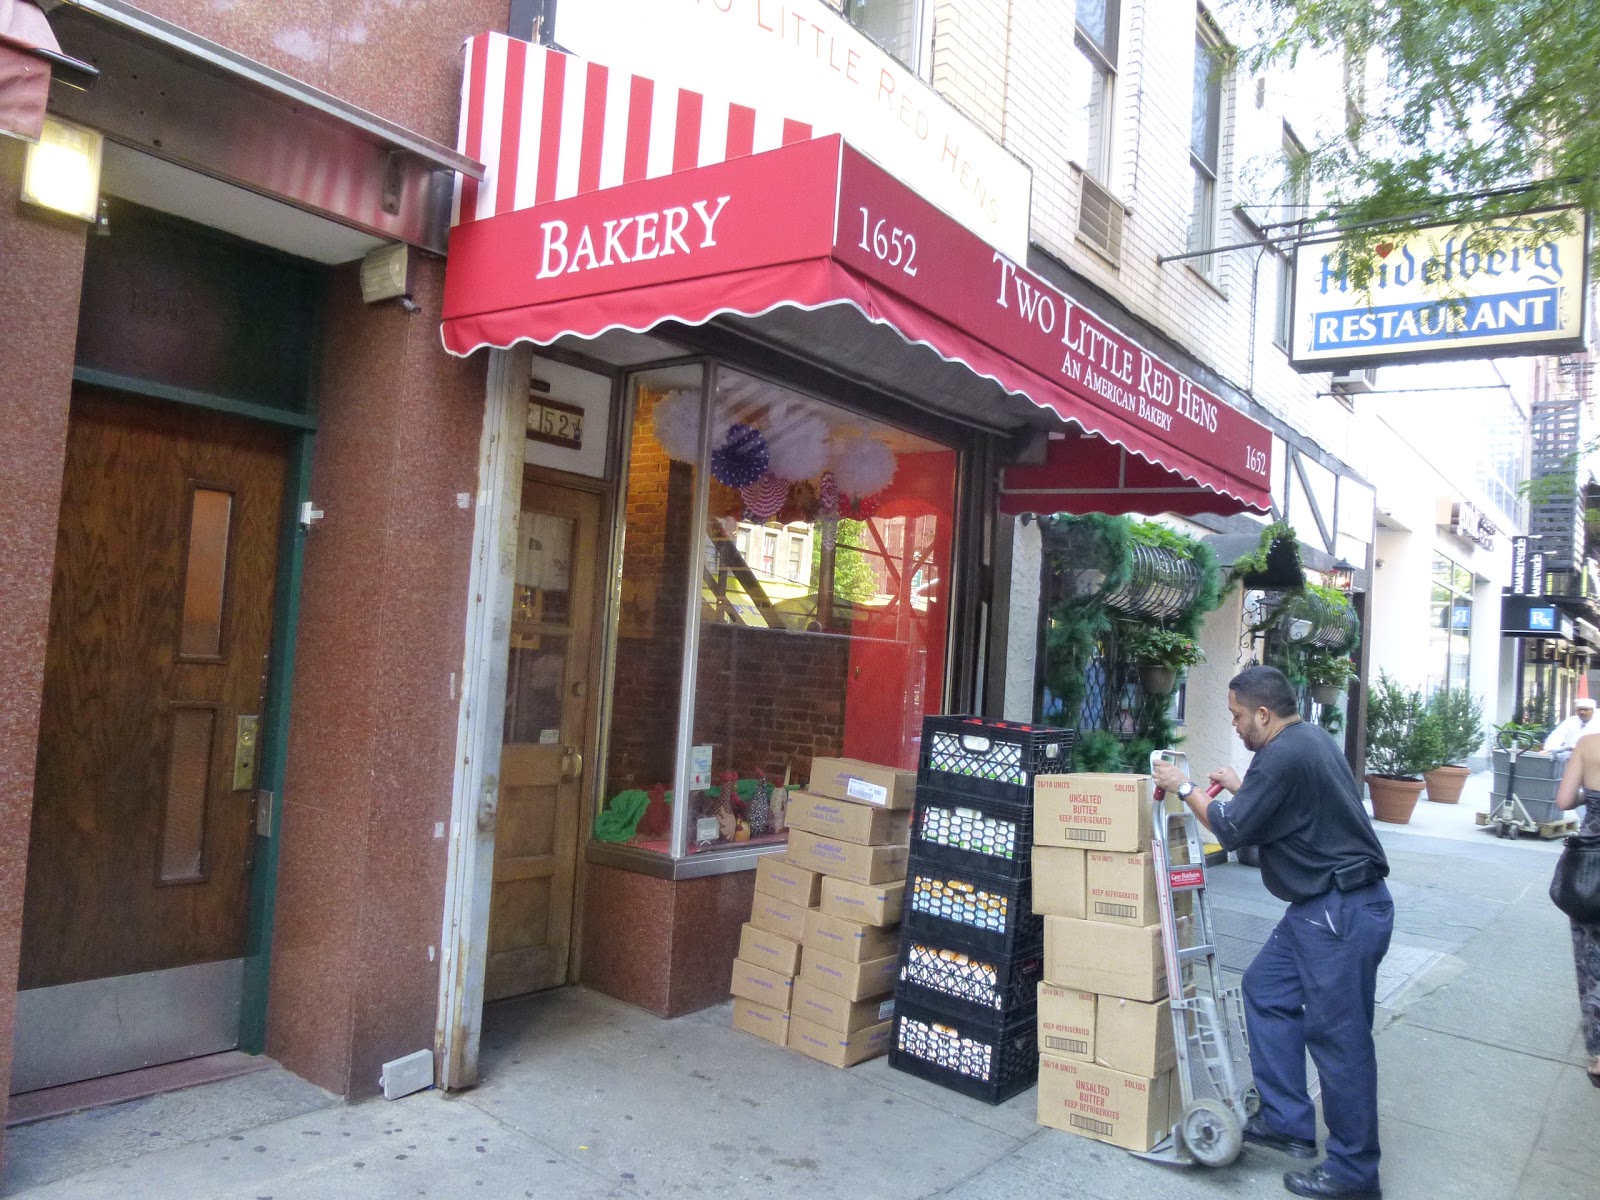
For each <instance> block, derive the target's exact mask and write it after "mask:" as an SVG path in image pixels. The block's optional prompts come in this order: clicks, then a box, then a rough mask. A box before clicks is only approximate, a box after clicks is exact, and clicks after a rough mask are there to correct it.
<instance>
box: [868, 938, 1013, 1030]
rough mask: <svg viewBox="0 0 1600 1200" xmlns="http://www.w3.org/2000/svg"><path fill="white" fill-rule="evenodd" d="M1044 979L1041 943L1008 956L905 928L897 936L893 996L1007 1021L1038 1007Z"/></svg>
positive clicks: (954, 939) (981, 1017) (953, 1011)
mask: <svg viewBox="0 0 1600 1200" xmlns="http://www.w3.org/2000/svg"><path fill="white" fill-rule="evenodd" d="M1043 978H1044V950H1043V948H1042V947H1041V948H1040V949H1037V950H1030V951H1025V952H1024V953H1022V954H1018V955H1015V956H1011V957H1007V956H1005V955H998V954H985V953H983V952H982V951H978V950H973V949H970V948H969V947H967V946H965V945H962V944H959V939H956V938H931V937H925V936H921V935H919V934H915V933H910V932H907V933H905V934H903V935H902V937H901V939H900V971H899V975H898V976H897V981H896V986H895V995H897V996H903V997H905V998H906V999H908V1000H910V1001H912V1002H913V1003H917V1004H930V1005H934V1006H936V1007H940V1006H942V1007H944V1008H946V1009H947V1010H948V1011H949V1012H951V1013H952V1014H954V1015H957V1016H962V1017H975V1018H978V1019H980V1020H984V1019H987V1020H994V1019H995V1018H997V1017H1000V1018H1005V1019H1010V1018H1013V1017H1019V1016H1021V1014H1022V1013H1024V1012H1034V1011H1036V1010H1037V1008H1038V1003H1039V981H1040V980H1041V979H1043Z"/></svg>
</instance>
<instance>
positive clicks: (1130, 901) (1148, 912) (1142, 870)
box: [1063, 850, 1194, 925]
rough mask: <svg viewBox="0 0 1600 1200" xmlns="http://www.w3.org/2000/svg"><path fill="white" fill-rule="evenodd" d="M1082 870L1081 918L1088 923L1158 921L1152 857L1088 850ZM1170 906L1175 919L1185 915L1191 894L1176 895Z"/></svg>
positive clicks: (1190, 906)
mask: <svg viewBox="0 0 1600 1200" xmlns="http://www.w3.org/2000/svg"><path fill="white" fill-rule="evenodd" d="M1085 871H1086V874H1085V891H1086V892H1087V895H1088V903H1087V906H1086V907H1087V911H1086V912H1085V913H1084V914H1083V915H1084V916H1086V917H1088V918H1089V919H1090V920H1091V921H1112V922H1115V923H1116V924H1119V925H1154V924H1155V923H1156V922H1158V921H1160V920H1161V905H1160V902H1159V901H1158V900H1157V899H1156V868H1155V857H1154V855H1152V854H1149V853H1148V852H1144V853H1139V854H1112V853H1108V852H1105V851H1100V850H1091V851H1089V852H1088V855H1087V863H1086V867H1085ZM1172 907H1173V911H1174V912H1176V913H1177V915H1178V916H1180V917H1185V916H1188V915H1189V914H1190V913H1191V912H1193V911H1194V893H1193V892H1178V893H1177V894H1175V895H1174V896H1173V897H1172ZM1063 915H1070V914H1063Z"/></svg>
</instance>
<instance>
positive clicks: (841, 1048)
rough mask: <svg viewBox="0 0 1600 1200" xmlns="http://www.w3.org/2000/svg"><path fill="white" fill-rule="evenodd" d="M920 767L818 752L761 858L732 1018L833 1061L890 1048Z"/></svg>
mask: <svg viewBox="0 0 1600 1200" xmlns="http://www.w3.org/2000/svg"><path fill="white" fill-rule="evenodd" d="M915 785H916V776H915V774H914V773H913V772H910V771H904V770H900V769H897V768H894V767H884V766H879V765H877V764H873V763H864V762H858V761H856V760H853V759H841V758H817V759H815V760H813V762H812V766H811V782H810V784H809V786H808V790H806V791H796V792H793V793H792V794H791V795H790V798H789V806H788V812H787V824H788V826H789V844H788V847H787V849H786V850H785V852H784V853H783V854H782V855H776V854H774V855H768V856H766V857H764V858H762V859H761V861H760V863H758V864H757V867H756V891H755V899H754V902H753V904H752V906H751V913H750V921H749V923H748V924H746V925H745V927H744V929H743V931H742V934H741V938H740V942H739V957H738V958H737V959H736V960H735V962H734V964H733V983H732V991H733V995H734V1002H733V1023H734V1025H735V1027H737V1028H739V1029H743V1030H745V1031H746V1032H748V1033H753V1034H755V1035H756V1036H758V1037H764V1038H766V1039H767V1040H768V1041H771V1042H774V1043H776V1044H777V1045H780V1046H787V1047H788V1048H789V1049H791V1050H795V1051H797V1052H799V1053H801V1054H806V1055H809V1056H810V1057H812V1058H815V1059H818V1060H819V1061H821V1062H825V1063H830V1064H832V1065H833V1066H836V1067H848V1066H851V1065H853V1064H855V1063H858V1062H862V1061H864V1060H865V1059H868V1058H874V1057H876V1056H878V1055H880V1054H883V1053H885V1052H886V1051H887V1049H888V1046H889V1039H890V1035H891V1029H892V1017H893V1014H894V978H895V968H896V964H897V962H898V953H897V952H898V948H899V932H900V930H899V926H900V916H901V908H902V902H903V897H904V895H905V889H906V881H905V871H906V854H907V851H906V841H907V838H908V836H909V830H910V825H911V807H912V802H913V797H914V793H915Z"/></svg>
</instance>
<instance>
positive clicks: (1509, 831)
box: [1474, 734, 1578, 838]
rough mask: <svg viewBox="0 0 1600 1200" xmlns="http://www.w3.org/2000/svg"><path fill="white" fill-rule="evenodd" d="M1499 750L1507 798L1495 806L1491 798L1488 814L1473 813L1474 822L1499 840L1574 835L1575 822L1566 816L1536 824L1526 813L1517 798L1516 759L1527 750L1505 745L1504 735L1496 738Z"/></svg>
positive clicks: (1524, 806) (1520, 800)
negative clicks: (1503, 754)
mask: <svg viewBox="0 0 1600 1200" xmlns="http://www.w3.org/2000/svg"><path fill="white" fill-rule="evenodd" d="M1498 741H1499V743H1500V748H1501V749H1502V750H1504V751H1505V752H1506V795H1505V799H1503V800H1501V801H1500V802H1499V803H1498V804H1496V803H1495V802H1494V797H1493V796H1490V798H1489V811H1488V812H1481V813H1476V814H1474V819H1475V820H1476V822H1477V824H1478V825H1479V826H1480V827H1482V828H1488V829H1493V830H1494V832H1495V833H1496V834H1497V835H1498V836H1500V837H1510V838H1518V837H1521V836H1522V835H1523V834H1525V833H1526V834H1528V835H1530V836H1532V837H1541V838H1558V837H1562V836H1564V835H1565V834H1569V833H1573V832H1575V831H1576V830H1577V828H1578V823H1577V821H1575V820H1574V819H1572V818H1571V817H1568V816H1564V817H1562V818H1560V819H1559V820H1556V821H1537V820H1535V819H1534V817H1533V814H1532V813H1530V812H1529V811H1528V806H1527V805H1526V804H1524V803H1523V802H1522V798H1521V797H1520V796H1518V795H1517V756H1518V755H1519V754H1523V753H1525V752H1526V751H1527V748H1526V747H1524V746H1518V745H1515V744H1512V743H1509V742H1508V739H1507V737H1506V735H1505V734H1501V735H1500V737H1499V739H1498Z"/></svg>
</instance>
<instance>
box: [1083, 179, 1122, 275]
mask: <svg viewBox="0 0 1600 1200" xmlns="http://www.w3.org/2000/svg"><path fill="white" fill-rule="evenodd" d="M1081 179H1082V181H1083V182H1082V186H1081V187H1080V188H1079V189H1078V237H1079V239H1080V240H1081V241H1083V242H1084V243H1085V244H1086V245H1088V246H1089V247H1091V248H1092V249H1093V250H1095V251H1096V252H1097V253H1099V254H1102V255H1104V256H1105V257H1106V258H1108V259H1110V260H1111V262H1112V264H1113V265H1114V266H1119V267H1120V266H1121V265H1122V218H1123V215H1124V214H1123V209H1122V205H1121V204H1120V203H1119V202H1118V201H1117V198H1116V197H1115V196H1113V195H1112V194H1111V193H1110V192H1108V191H1106V189H1105V188H1103V187H1102V186H1100V184H1099V183H1098V182H1096V181H1095V180H1094V179H1093V178H1092V177H1091V176H1090V175H1089V173H1088V172H1087V171H1085V172H1084V173H1083V175H1082V176H1081Z"/></svg>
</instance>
